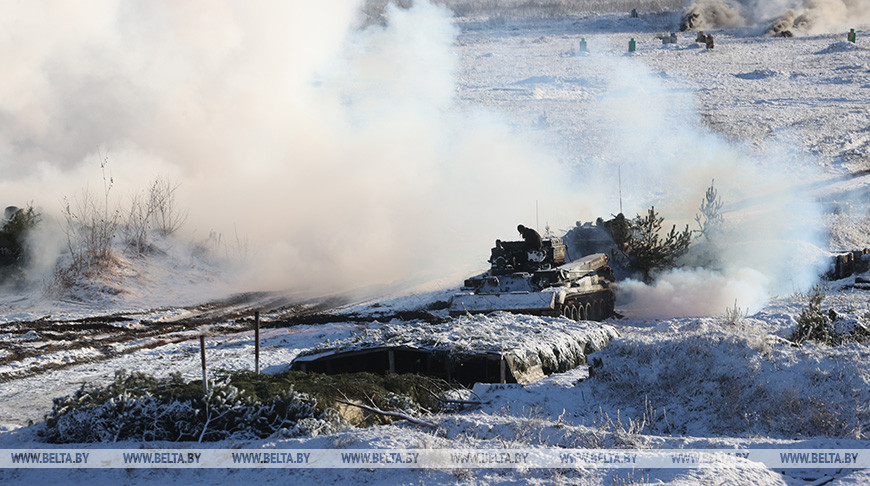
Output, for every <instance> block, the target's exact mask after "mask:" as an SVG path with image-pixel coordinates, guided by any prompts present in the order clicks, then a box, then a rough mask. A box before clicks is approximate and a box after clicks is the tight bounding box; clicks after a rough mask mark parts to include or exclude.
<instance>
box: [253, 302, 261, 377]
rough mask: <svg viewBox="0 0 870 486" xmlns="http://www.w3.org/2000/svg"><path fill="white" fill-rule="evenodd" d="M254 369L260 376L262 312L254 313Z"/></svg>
mask: <svg viewBox="0 0 870 486" xmlns="http://www.w3.org/2000/svg"><path fill="white" fill-rule="evenodd" d="M254 369H255V370H256V372H257V374H258V375H259V374H260V311H254Z"/></svg>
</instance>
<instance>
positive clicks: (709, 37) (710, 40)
mask: <svg viewBox="0 0 870 486" xmlns="http://www.w3.org/2000/svg"><path fill="white" fill-rule="evenodd" d="M706 42H707V49H712V48H713V35H712V34H707V39H706Z"/></svg>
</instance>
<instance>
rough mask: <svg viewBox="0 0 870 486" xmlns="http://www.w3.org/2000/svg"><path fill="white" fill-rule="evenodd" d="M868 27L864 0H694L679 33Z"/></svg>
mask: <svg viewBox="0 0 870 486" xmlns="http://www.w3.org/2000/svg"><path fill="white" fill-rule="evenodd" d="M868 25H870V4H868V3H867V2H866V1H865V0H693V1H692V2H691V3H690V4H689V6H688V7H687V8H686V11H685V13H684V14H683V19H682V22H681V26H680V28H681V29H682V30H704V29H718V28H723V27H737V26H753V27H760V28H764V29H766V30H768V31H770V32H771V33H779V32H782V31H790V32H792V33H795V32H797V33H805V34H824V33H835V32H844V31H847V30H849V29H850V28H864V27H867V26H868Z"/></svg>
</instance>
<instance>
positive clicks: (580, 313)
mask: <svg viewBox="0 0 870 486" xmlns="http://www.w3.org/2000/svg"><path fill="white" fill-rule="evenodd" d="M607 262H608V259H607V255H606V254H604V253H593V254H590V255H587V256H584V257H582V258H578V259H576V260H574V261H570V262H569V261H568V260H567V252H566V248H565V245H564V244H563V243H562V240H561V239H559V238H547V239H544V240H543V244H542V247H541V249H540V250H536V249H530V248H529V246H528V244H527V243H526V242H525V241H499V240H496V243H495V247H494V248H493V249H492V256H491V257H490V259H489V263H490V264H491V268H490V269H489V270H487V271H486V272H484V273H482V274H480V275H477V276H475V277H471V278H469V279H467V280H465V283H464V284H463V286H462V289H461V290H460V291H459V292H458V293H456V294H454V295H453V297H452V298H451V300H450V307H449V311H450V315H453V316H458V315H463V314H466V313H468V314H480V313H488V312H494V311H506V312H515V313H519V314H533V315H541V316H565V317H568V318H570V319H573V320H577V321H581V320H592V321H600V320H603V319H607V318H608V317H611V316H613V315H614V312H613V305H614V294H613V288H612V287H613V285H612V284H613V271H612V270H611V268H610V267H609V266H608V265H607Z"/></svg>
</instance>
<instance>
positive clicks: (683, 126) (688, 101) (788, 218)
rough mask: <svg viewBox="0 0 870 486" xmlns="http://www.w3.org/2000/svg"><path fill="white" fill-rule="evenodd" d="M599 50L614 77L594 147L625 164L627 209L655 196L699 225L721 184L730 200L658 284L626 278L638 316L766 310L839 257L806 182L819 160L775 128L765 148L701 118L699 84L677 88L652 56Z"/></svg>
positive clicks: (630, 212) (626, 303)
mask: <svg viewBox="0 0 870 486" xmlns="http://www.w3.org/2000/svg"><path fill="white" fill-rule="evenodd" d="M598 62H599V63H601V65H600V66H599V67H598V69H601V70H602V71H606V72H612V73H613V83H612V84H611V86H610V87H609V88H608V90H607V93H606V94H605V96H603V97H602V98H601V99H600V100H599V101H598V105H597V106H596V107H595V108H594V109H592V110H590V112H592V113H597V114H598V116H599V118H598V119H594V120H592V121H590V123H589V125H590V126H596V127H600V133H596V134H595V136H596V138H597V139H600V140H603V143H602V144H601V146H600V147H596V148H591V147H590V150H591V151H592V155H593V156H594V157H595V158H596V159H598V160H601V161H602V162H603V163H604V164H606V166H605V167H601V168H598V169H596V170H595V171H594V172H601V173H612V172H613V171H612V167H613V166H614V165H618V166H619V167H620V171H621V174H622V194H623V198H624V207H625V209H624V212H625V215H626V217H629V218H631V217H633V216H635V215H636V214H645V212H646V210H647V209H648V208H649V207H650V206H653V205H654V206H655V208H656V210H657V211H658V213H659V214H660V215H661V216H662V217H664V218H665V224H666V225H667V229H670V226H671V225H672V224H674V225H676V226H677V228H678V229H682V228H684V227H685V225H689V226H690V228H693V229H698V225H697V223H696V222H695V217H696V215H697V214H698V212H699V208H700V206H701V202H702V200H703V199H704V196H705V190H706V188H708V187H709V186H710V185H711V184H713V186H714V188H715V189H716V191H717V192H718V194H719V196H720V198H721V200H722V202H723V204H724V205H723V209H722V216H723V218H724V225H723V226H722V228H721V229H720V231H719V232H717V234H716V235H715V237H714V238H711V240H710V241H707V240H706V239H705V238H703V237H701V238H698V239H697V243H696V245H695V249H694V250H693V251H692V252H690V254H689V255H687V256H686V257H685V258H684V259H683V261H682V263H683V264H684V265H685V267H684V268H682V269H678V270H674V271H671V272H666V273H664V274H659V275H657V276H656V279H655V281H654V282H653V283H651V284H649V285H647V284H644V283H643V282H639V281H626V282H622V283H621V284H620V286H619V292H618V293H617V298H618V299H619V302H618V305H619V306H620V308H622V309H623V310H625V311H626V312H627V313H628V314H629V315H631V316H635V317H676V316H699V315H717V314H721V313H722V312H723V311H724V310H725V309H726V308H728V307H733V306H734V304H735V301H736V302H737V305H738V306H739V307H741V308H742V309H748V310H750V311H751V312H755V311H758V310H760V309H761V307H762V306H763V305H764V304H765V303H766V302H767V301H768V299H769V297H770V296H773V295H784V294H790V293H793V292H795V291H798V290H806V289H807V288H809V287H810V286H811V285H812V284H813V283H814V282H815V281H816V279H817V277H818V275H819V272H820V270H821V268H822V265H824V264H825V263H826V261H827V260H826V259H825V258H824V255H825V252H824V251H823V250H821V248H826V247H827V244H826V235H825V234H824V223H823V216H822V210H821V207H820V205H819V204H818V202H817V201H816V200H815V198H814V197H813V195H812V194H810V193H809V192H808V191H807V190H806V188H805V187H804V185H805V184H806V181H808V180H815V179H817V178H819V177H820V173H819V169H818V168H817V167H818V165H817V164H815V163H814V162H813V161H812V160H811V159H809V158H807V157H806V156H803V155H801V154H799V153H795V152H794V150H793V149H792V148H790V147H789V146H788V145H787V144H785V143H777V142H776V141H775V140H770V141H768V143H767V144H766V145H765V146H764V147H763V148H761V149H759V150H750V149H749V148H748V147H745V146H742V145H740V144H739V143H734V142H730V141H728V140H726V139H725V138H724V137H722V136H720V135H717V134H715V133H713V132H711V131H710V130H709V129H708V128H706V126H705V125H704V124H703V123H702V122H701V120H700V116H699V114H698V108H697V106H696V105H695V101H694V99H693V98H692V96H691V95H689V94H686V93H680V92H674V91H672V90H668V89H667V88H666V87H665V86H663V84H662V80H661V78H659V77H658V76H656V75H655V74H654V73H651V72H650V71H649V69H648V68H646V67H645V66H643V65H640V64H636V63H631V62H629V61H624V60H614V59H609V58H603V57H602V58H599V59H598ZM608 167H610V168H611V169H608ZM596 183H597V182H596ZM591 186H592V187H594V185H593V184H591ZM602 197H605V196H604V195H602ZM610 198H612V194H611V195H610Z"/></svg>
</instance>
